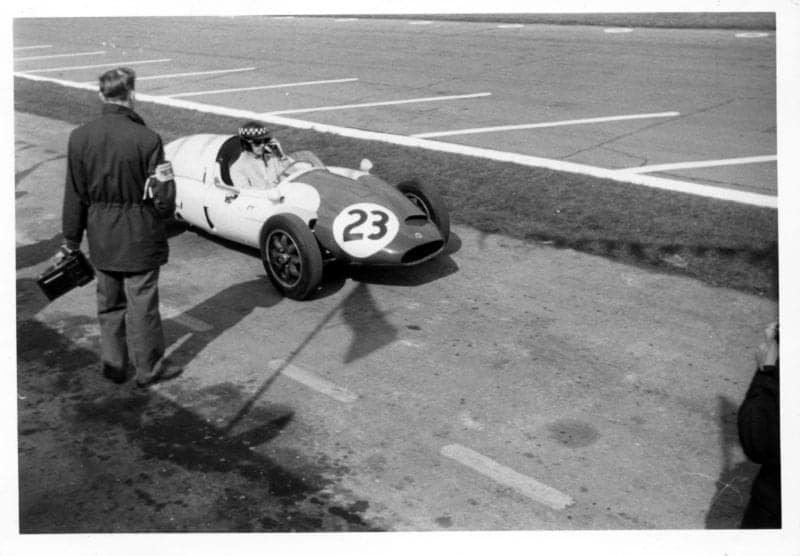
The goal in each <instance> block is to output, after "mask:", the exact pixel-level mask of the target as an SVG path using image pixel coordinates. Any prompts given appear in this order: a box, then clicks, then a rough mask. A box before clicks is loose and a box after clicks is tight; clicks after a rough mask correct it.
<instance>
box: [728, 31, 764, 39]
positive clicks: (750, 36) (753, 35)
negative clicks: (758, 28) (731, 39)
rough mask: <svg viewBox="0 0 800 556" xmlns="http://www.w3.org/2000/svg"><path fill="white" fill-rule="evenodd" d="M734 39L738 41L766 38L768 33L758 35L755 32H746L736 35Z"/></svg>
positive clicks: (758, 33)
mask: <svg viewBox="0 0 800 556" xmlns="http://www.w3.org/2000/svg"><path fill="white" fill-rule="evenodd" d="M735 36H736V37H738V38H740V39H757V38H759V37H768V36H769V33H760V32H755V31H748V32H745V33H736V35H735Z"/></svg>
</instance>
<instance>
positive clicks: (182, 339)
mask: <svg viewBox="0 0 800 556" xmlns="http://www.w3.org/2000/svg"><path fill="white" fill-rule="evenodd" d="M191 337H192V333H191V332H189V333H188V334H184V335H183V336H181V337H180V338H178V339H177V340H176V341H175V342H173V343H172V345H170V346H169V347H168V348H167V349H165V350H164V358H169V356H171V355H172V354H173V353H175V352H176V351H178V349H180V347H181V346H182V345H183V344H185V343H186V342H187V341H188V340H189V338H191Z"/></svg>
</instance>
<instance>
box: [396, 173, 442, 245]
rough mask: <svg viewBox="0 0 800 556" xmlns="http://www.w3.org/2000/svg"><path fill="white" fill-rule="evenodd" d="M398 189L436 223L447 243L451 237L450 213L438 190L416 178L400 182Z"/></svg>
mask: <svg viewBox="0 0 800 556" xmlns="http://www.w3.org/2000/svg"><path fill="white" fill-rule="evenodd" d="M397 189H398V191H400V192H401V193H402V194H403V195H405V196H406V199H408V200H409V201H411V202H412V203H414V205H415V206H416V207H417V208H418V209H419V210H421V211H422V212H423V213H424V214H425V216H427V217H428V220H430V221H431V222H433V223H434V224H436V227H437V228H439V233H440V234H442V239H444V242H445V243H447V240H448V239H449V238H450V214H449V213H448V212H447V207H445V204H444V200H443V199H442V197H441V195H439V193H438V191H436V190H435V189H433V188H432V187H430V186H427V185H425V184H422V183H419V182H418V181H416V180H411V181H404V182H402V183H398V184H397Z"/></svg>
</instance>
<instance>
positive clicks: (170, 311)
mask: <svg viewBox="0 0 800 556" xmlns="http://www.w3.org/2000/svg"><path fill="white" fill-rule="evenodd" d="M160 312H161V318H162V319H166V320H174V321H175V322H177V323H178V324H181V325H183V326H185V327H186V328H191V329H192V330H195V331H197V332H208V331H210V330H213V329H214V327H213V326H212V325H210V324H208V323H207V322H205V321H202V320H200V319H198V318H195V317H193V316H191V315H187V314H186V313H185V312H184V311H183V310H182V309H179V308H177V307H171V306H169V305H161V311H160Z"/></svg>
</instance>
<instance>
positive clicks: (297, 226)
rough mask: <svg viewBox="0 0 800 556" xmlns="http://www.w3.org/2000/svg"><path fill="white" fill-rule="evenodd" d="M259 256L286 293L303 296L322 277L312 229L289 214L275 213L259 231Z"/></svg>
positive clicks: (277, 287) (281, 290)
mask: <svg viewBox="0 0 800 556" xmlns="http://www.w3.org/2000/svg"><path fill="white" fill-rule="evenodd" d="M261 260H262V261H263V263H264V269H265V270H266V271H267V276H269V279H270V282H272V284H273V285H274V286H275V288H276V289H277V290H278V291H279V292H281V293H282V294H283V295H285V296H286V297H289V298H291V299H297V300H302V299H305V298H307V297H308V296H309V295H310V294H311V293H312V292H313V291H314V290H315V289H316V287H317V286H318V285H319V283H320V281H321V280H322V255H321V253H320V251H319V246H318V245H317V240H316V238H315V237H314V234H313V232H312V231H311V230H310V229H309V228H308V226H307V225H306V223H305V222H303V221H302V220H301V219H300V218H298V217H297V216H295V215H293V214H277V215H275V216H273V217H271V218H270V219H269V220H267V222H266V223H265V224H264V228H263V229H262V232H261Z"/></svg>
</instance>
